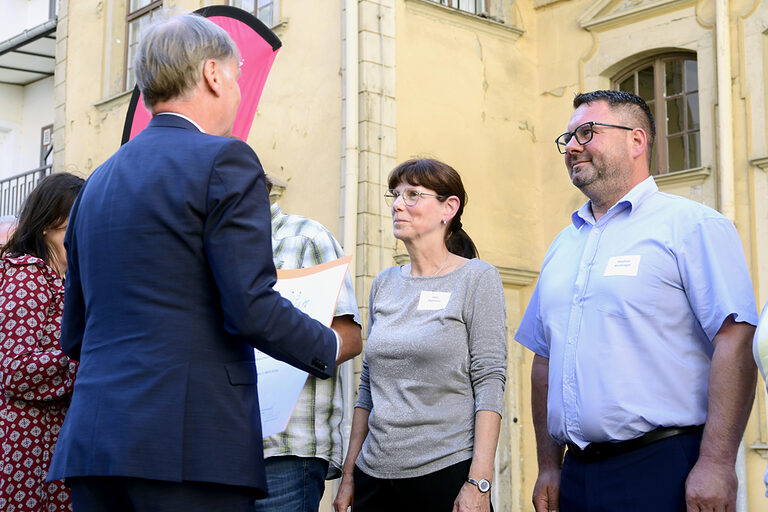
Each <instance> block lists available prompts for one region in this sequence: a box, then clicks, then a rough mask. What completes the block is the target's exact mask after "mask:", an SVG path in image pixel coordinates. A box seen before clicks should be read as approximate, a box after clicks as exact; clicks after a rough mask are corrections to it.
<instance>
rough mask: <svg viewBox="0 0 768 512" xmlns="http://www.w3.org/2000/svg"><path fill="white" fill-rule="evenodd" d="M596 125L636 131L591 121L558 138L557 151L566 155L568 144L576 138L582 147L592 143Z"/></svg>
mask: <svg viewBox="0 0 768 512" xmlns="http://www.w3.org/2000/svg"><path fill="white" fill-rule="evenodd" d="M595 125H598V126H607V127H608V128H621V129H622V130H634V128H630V127H629V126H619V125H617V124H606V123H598V122H596V121H590V122H588V123H584V124H580V125H579V126H577V127H576V129H575V130H573V131H572V132H565V133H564V134H562V135H561V136H559V137H558V138H556V139H555V144H557V150H558V151H559V152H560V154H562V155H564V154H565V148H566V146H567V145H568V143H569V142H571V138H572V137H576V142H578V143H579V144H580V145H582V146H583V145H584V144H586V143H587V142H589V141H591V140H592V137H594V136H595V131H594V130H593V129H592V127H593V126H595Z"/></svg>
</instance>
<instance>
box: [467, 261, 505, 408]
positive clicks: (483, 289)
mask: <svg viewBox="0 0 768 512" xmlns="http://www.w3.org/2000/svg"><path fill="white" fill-rule="evenodd" d="M466 307H467V309H468V311H467V332H468V334H469V374H470V378H471V380H472V388H473V389H474V392H475V412H477V411H481V410H487V411H494V412H497V413H499V414H501V413H502V408H503V403H504V402H503V398H504V385H505V383H506V368H507V331H506V307H505V302H504V288H503V286H502V284H501V278H500V277H499V273H498V271H497V270H496V269H495V268H489V269H487V270H485V271H484V272H483V273H482V274H480V276H479V277H478V279H477V281H476V283H475V286H474V290H473V291H472V292H471V294H470V295H469V297H467V304H466Z"/></svg>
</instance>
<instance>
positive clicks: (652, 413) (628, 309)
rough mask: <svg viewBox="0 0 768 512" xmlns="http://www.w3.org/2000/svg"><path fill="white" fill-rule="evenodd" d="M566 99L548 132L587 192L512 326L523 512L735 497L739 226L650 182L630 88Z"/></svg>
mask: <svg viewBox="0 0 768 512" xmlns="http://www.w3.org/2000/svg"><path fill="white" fill-rule="evenodd" d="M574 108H575V109H576V110H575V112H574V114H573V116H572V117H571V120H570V123H569V125H568V131H567V132H566V133H564V134H563V135H561V136H560V137H558V139H557V141H556V143H557V146H558V149H559V150H560V152H561V153H563V154H564V158H565V164H566V167H567V169H568V172H569V175H570V178H571V181H572V182H573V184H574V185H575V186H577V187H578V188H579V189H580V190H581V191H582V192H583V193H584V194H585V195H586V196H587V197H588V198H589V201H588V202H587V203H586V204H585V205H584V206H583V207H582V208H580V209H579V210H578V211H576V212H575V213H574V214H573V215H572V217H571V225H569V226H568V227H567V228H566V229H564V230H563V231H562V232H561V233H560V234H559V235H558V236H557V238H556V239H555V240H554V242H553V243H552V245H551V247H550V248H549V251H548V252H547V254H546V256H545V258H544V263H543V265H542V270H541V275H540V278H539V282H538V284H537V286H536V289H535V291H534V294H533V296H532V298H531V301H530V304H529V305H528V309H527V311H526V313H525V315H524V317H523V320H522V322H521V325H520V328H519V330H518V332H517V334H516V336H515V338H516V339H517V341H519V342H520V343H521V344H523V345H525V346H526V347H528V348H529V349H531V350H532V351H533V352H535V354H536V355H535V356H534V362H533V367H532V375H531V379H532V385H533V391H532V395H533V396H532V401H533V416H534V425H535V428H536V439H537V451H538V459H539V478H538V480H537V483H536V486H535V488H534V497H533V501H534V505H535V507H536V510H537V511H538V512H542V511H547V512H548V511H552V510H560V511H561V512H572V511H589V512H596V511H616V510H621V511H622V512H626V511H632V510H637V511H650V510H653V511H654V512H660V511H670V512H671V511H679V510H685V507H686V504H687V505H688V506H689V507H691V508H690V509H689V510H699V508H698V507H701V508H702V509H706V510H718V511H719V510H726V507H728V506H730V507H734V506H735V501H736V488H737V479H736V473H735V469H734V466H735V461H736V452H737V449H738V445H739V441H740V440H741V437H742V434H743V432H744V427H745V425H746V421H747V418H748V416H749V412H750V409H751V406H752V400H753V397H754V390H755V378H756V368H755V365H754V363H753V361H752V357H751V343H750V342H751V338H752V334H753V332H754V326H755V325H756V323H757V315H756V306H755V299H754V292H753V289H752V284H751V281H750V279H749V274H748V271H747V266H746V261H745V258H744V253H743V249H742V245H741V241H740V239H739V236H738V233H737V232H736V229H735V228H734V226H733V224H732V223H731V222H730V221H729V220H728V219H726V218H725V217H723V216H722V215H721V214H719V213H718V212H716V211H715V210H712V209H711V208H708V207H706V206H704V205H702V204H699V203H696V202H693V201H689V200H687V199H684V198H681V197H677V196H672V195H668V194H664V193H661V192H659V190H658V188H657V186H656V183H655V182H654V180H653V178H651V177H650V173H649V164H650V155H651V148H652V145H653V138H654V136H655V133H654V125H653V117H652V115H651V113H650V110H649V109H648V107H647V105H646V104H645V102H643V100H642V99H640V98H639V97H637V96H634V95H632V94H628V93H624V92H619V91H595V92H591V93H587V94H580V95H578V96H576V98H575V99H574ZM563 445H567V446H568V450H567V452H566V455H565V459H564V460H563ZM561 465H562V469H561Z"/></svg>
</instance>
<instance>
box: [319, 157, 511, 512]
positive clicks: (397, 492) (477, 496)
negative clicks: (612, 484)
mask: <svg viewBox="0 0 768 512" xmlns="http://www.w3.org/2000/svg"><path fill="white" fill-rule="evenodd" d="M389 187H390V189H389V190H388V191H387V193H386V194H385V198H386V199H387V202H388V204H390V206H391V212H392V224H393V229H394V235H395V238H397V239H399V240H402V241H403V243H404V245H405V247H406V249H407V250H408V255H409V256H410V264H408V265H402V266H396V267H391V268H389V269H387V270H384V271H383V272H382V273H381V274H379V275H378V276H377V277H376V279H375V280H374V282H373V285H372V288H371V295H370V302H369V305H370V322H369V330H368V341H367V344H366V347H365V359H364V361H363V373H362V375H361V378H360V388H359V393H358V400H357V403H356V404H355V414H354V418H353V422H352V433H351V437H350V442H349V451H348V454H347V459H346V460H345V462H344V468H343V477H342V481H341V484H340V488H339V492H338V494H337V496H336V500H335V501H334V508H335V510H336V511H337V512H345V511H346V510H347V507H348V506H352V510H353V511H354V512H369V511H379V510H382V511H384V510H387V511H390V510H419V511H438V512H451V511H454V510H455V511H468V510H473V511H474V510H481V511H489V510H492V508H491V503H490V492H489V490H490V487H491V480H492V477H493V461H494V456H495V452H496V443H497V440H498V436H499V426H500V423H501V410H502V396H503V393H504V383H505V373H506V347H507V343H506V331H505V308H504V294H503V290H502V285H501V279H500V278H499V274H498V272H497V271H496V269H495V268H494V267H493V266H491V265H489V264H487V263H485V262H483V261H480V260H479V259H477V257H476V256H477V251H476V248H475V245H474V243H473V242H472V240H471V239H470V238H469V236H468V235H467V234H466V233H465V232H464V230H463V229H462V227H461V214H462V212H463V210H464V206H465V204H466V201H467V198H466V193H465V191H464V186H463V184H462V182H461V178H460V177H459V174H458V173H457V172H456V171H455V170H454V169H453V168H451V167H450V166H448V165H446V164H444V163H442V162H438V161H436V160H430V159H416V160H409V161H406V162H403V163H402V164H400V165H399V166H397V167H396V168H395V169H394V170H393V171H392V172H391V173H390V175H389Z"/></svg>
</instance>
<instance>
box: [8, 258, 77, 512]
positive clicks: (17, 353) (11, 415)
mask: <svg viewBox="0 0 768 512" xmlns="http://www.w3.org/2000/svg"><path fill="white" fill-rule="evenodd" d="M63 307H64V284H63V282H62V280H61V278H60V277H59V276H58V275H57V274H56V272H55V271H54V270H53V269H52V268H51V267H50V266H48V265H47V264H46V263H45V262H44V261H43V260H41V259H39V258H35V257H33V256H29V255H24V256H20V257H18V258H9V257H6V258H2V259H0V385H1V386H2V391H3V393H2V402H0V442H1V443H2V453H0V510H2V511H3V512H54V511H56V512H58V511H69V510H72V506H71V504H70V500H69V491H68V490H67V489H66V488H65V487H64V485H63V484H62V482H61V481H56V482H50V483H46V481H45V477H46V475H47V474H48V466H49V464H50V462H51V455H52V454H53V449H54V447H55V446H56V439H57V437H58V434H59V430H60V429H61V424H62V423H63V421H64V415H65V414H66V412H67V408H68V407H69V403H70V398H71V396H72V387H73V385H74V381H75V372H76V371H77V363H76V362H74V361H70V360H69V358H68V357H67V356H66V355H65V354H64V353H63V352H62V351H61V346H60V344H59V337H60V335H61V312H62V309H63Z"/></svg>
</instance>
